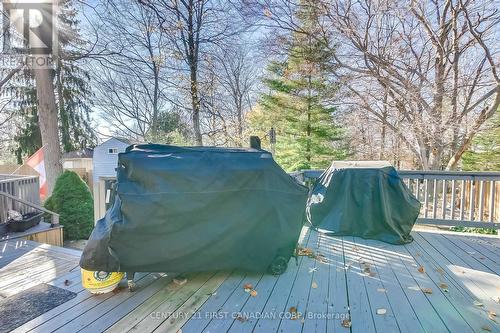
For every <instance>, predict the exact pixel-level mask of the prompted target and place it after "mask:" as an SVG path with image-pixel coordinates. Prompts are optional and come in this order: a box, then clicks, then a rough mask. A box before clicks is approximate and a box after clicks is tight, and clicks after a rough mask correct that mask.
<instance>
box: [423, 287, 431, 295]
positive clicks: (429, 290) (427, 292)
mask: <svg viewBox="0 0 500 333" xmlns="http://www.w3.org/2000/svg"><path fill="white" fill-rule="evenodd" d="M422 291H423V292H424V293H426V294H432V289H431V288H422Z"/></svg>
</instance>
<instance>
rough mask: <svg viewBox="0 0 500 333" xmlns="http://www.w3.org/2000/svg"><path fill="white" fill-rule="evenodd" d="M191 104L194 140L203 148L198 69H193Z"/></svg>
mask: <svg viewBox="0 0 500 333" xmlns="http://www.w3.org/2000/svg"><path fill="white" fill-rule="evenodd" d="M191 103H192V106H193V116H192V119H193V131H194V139H195V142H196V144H197V145H198V146H203V140H202V138H201V129H200V98H199V96H198V80H197V77H196V69H191Z"/></svg>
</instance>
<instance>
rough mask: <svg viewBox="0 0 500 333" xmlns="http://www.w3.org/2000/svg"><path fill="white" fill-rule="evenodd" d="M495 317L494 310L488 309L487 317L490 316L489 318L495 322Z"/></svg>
mask: <svg viewBox="0 0 500 333" xmlns="http://www.w3.org/2000/svg"><path fill="white" fill-rule="evenodd" d="M496 317H497V314H496V313H495V312H493V311H488V318H490V320H493V321H494V322H495V323H496V322H497V321H496Z"/></svg>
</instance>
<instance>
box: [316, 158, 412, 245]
mask: <svg viewBox="0 0 500 333" xmlns="http://www.w3.org/2000/svg"><path fill="white" fill-rule="evenodd" d="M419 211H420V202H419V201H418V200H417V199H416V198H415V197H414V196H413V195H412V194H411V193H410V191H409V190H408V188H407V187H406V185H405V184H404V183H403V182H402V180H401V178H400V177H399V175H398V173H397V171H396V170H395V169H394V168H393V167H383V168H345V169H338V168H337V167H336V166H335V163H333V164H332V166H330V168H328V169H327V170H325V172H323V174H322V175H321V176H320V178H319V179H318V180H317V182H316V183H315V185H314V187H313V190H312V192H311V195H310V197H309V200H308V203H307V218H308V220H309V222H310V223H311V224H312V225H313V226H314V227H316V228H318V229H321V230H324V231H326V232H329V233H331V234H333V235H339V236H340V235H350V236H359V237H363V238H368V239H378V240H381V241H384V242H388V243H393V244H405V243H409V242H411V241H412V240H413V238H412V237H411V236H410V231H411V229H412V227H413V225H414V223H415V221H416V219H417V217H418V214H419Z"/></svg>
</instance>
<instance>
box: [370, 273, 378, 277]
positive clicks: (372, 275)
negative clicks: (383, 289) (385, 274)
mask: <svg viewBox="0 0 500 333" xmlns="http://www.w3.org/2000/svg"><path fill="white" fill-rule="evenodd" d="M368 275H369V276H371V277H374V276H375V275H377V274H376V273H375V272H370V274H368Z"/></svg>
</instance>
